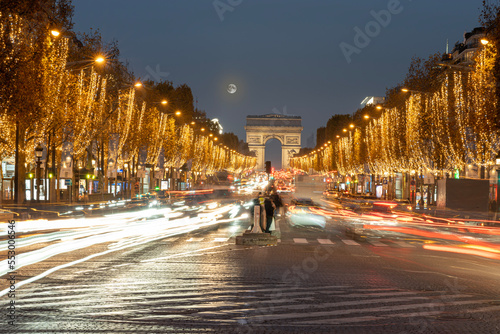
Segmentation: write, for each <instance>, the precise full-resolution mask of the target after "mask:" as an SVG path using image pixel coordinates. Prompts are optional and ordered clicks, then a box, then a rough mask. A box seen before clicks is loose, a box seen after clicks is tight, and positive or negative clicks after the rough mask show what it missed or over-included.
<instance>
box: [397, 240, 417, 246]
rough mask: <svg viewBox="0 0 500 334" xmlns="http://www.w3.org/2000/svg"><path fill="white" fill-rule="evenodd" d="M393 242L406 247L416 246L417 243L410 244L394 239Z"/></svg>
mask: <svg viewBox="0 0 500 334" xmlns="http://www.w3.org/2000/svg"><path fill="white" fill-rule="evenodd" d="M392 242H394V243H395V244H396V245H399V246H401V247H404V248H415V245H412V244H409V243H407V242H404V241H397V240H394V241H392Z"/></svg>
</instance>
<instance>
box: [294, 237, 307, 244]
mask: <svg viewBox="0 0 500 334" xmlns="http://www.w3.org/2000/svg"><path fill="white" fill-rule="evenodd" d="M293 242H295V243H296V244H307V243H308V242H307V239H304V238H293Z"/></svg>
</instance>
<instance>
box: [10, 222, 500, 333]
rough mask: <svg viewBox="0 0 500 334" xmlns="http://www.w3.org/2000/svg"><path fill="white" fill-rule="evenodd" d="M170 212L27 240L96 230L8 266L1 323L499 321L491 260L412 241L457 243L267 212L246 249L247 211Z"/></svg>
mask: <svg viewBox="0 0 500 334" xmlns="http://www.w3.org/2000/svg"><path fill="white" fill-rule="evenodd" d="M176 219H184V220H183V221H182V222H183V223H182V224H180V223H179V221H178V223H179V224H177V225H176V228H177V229H176V230H172V229H170V228H166V227H165V225H160V226H162V227H161V228H160V227H158V219H157V218H151V219H133V220H127V221H126V222H121V223H119V224H118V223H117V224H118V225H117V226H119V229H118V230H119V231H121V232H120V233H121V234H119V235H116V234H113V233H118V232H117V231H116V229H113V231H107V230H106V231H104V230H101V231H99V233H96V231H97V230H96V231H93V233H92V234H91V235H88V233H89V231H88V230H87V229H85V228H82V227H72V228H68V229H66V230H64V229H61V230H58V231H57V232H51V233H65V234H64V236H65V237H66V238H68V235H67V234H66V233H73V234H71V235H72V236H73V237H72V238H73V239H71V238H70V239H64V237H63V239H61V238H59V237H60V236H57V235H56V236H55V237H54V235H53V234H52V236H53V237H54V238H55V239H54V240H52V241H50V240H43V243H38V244H30V243H29V242H27V243H26V245H24V246H23V247H21V248H19V249H18V252H24V251H25V252H32V253H33V254H37V252H38V254H39V253H40V252H41V251H42V250H43V249H46V248H47V247H55V246H57V245H62V244H63V245H65V246H64V247H68V245H72V246H73V248H75V247H76V246H75V245H76V242H77V241H79V242H80V243H82V242H83V240H85V239H87V238H94V239H95V238H98V237H99V236H101V237H102V236H106V238H107V239H99V240H97V241H96V240H93V241H95V242H93V243H92V244H86V243H83V244H82V245H81V247H77V248H75V249H71V248H65V249H66V250H65V251H58V252H55V253H54V254H53V255H52V256H50V257H47V258H43V257H41V258H39V259H36V260H33V263H32V264H29V265H28V264H25V265H24V266H22V267H20V268H19V269H18V270H17V271H18V276H17V277H16V279H17V280H18V281H19V282H21V281H25V282H27V280H28V279H31V282H30V283H27V284H25V285H23V286H19V287H18V288H17V289H16V296H15V303H16V304H15V305H16V317H17V319H16V324H15V325H14V326H9V325H8V324H7V319H6V314H7V313H6V312H4V314H3V319H5V320H4V323H3V324H2V327H1V330H2V332H6V333H204V332H208V333H212V332H213V333H304V332H309V333H332V332H338V333H498V332H500V327H499V326H500V317H499V314H500V287H499V285H498V281H499V280H500V266H499V264H500V262H499V261H498V260H495V259H491V258H485V257H481V256H474V255H470V254H456V253H449V252H442V251H435V250H430V249H426V248H425V247H424V246H425V245H429V244H432V245H446V246H450V245H458V244H460V243H461V242H460V241H450V240H445V239H435V238H434V239H430V238H424V237H418V238H416V237H415V236H411V235H406V236H405V235H401V234H397V235H395V234H392V233H387V234H385V235H384V237H380V236H377V237H376V238H372V237H366V238H357V239H353V238H351V237H349V236H348V235H346V233H345V232H346V224H348V223H346V221H347V220H348V219H347V218H342V217H335V218H333V219H328V220H327V225H326V228H325V229H324V230H317V229H308V228H295V227H291V226H290V225H289V224H288V223H287V221H286V220H285V219H279V220H278V228H279V230H280V242H279V244H278V246H276V247H257V246H252V247H248V246H236V245H235V244H234V238H235V236H237V235H240V234H241V233H243V231H244V230H245V229H246V228H247V227H248V224H249V223H248V221H247V220H246V219H227V218H224V217H222V216H218V217H217V218H216V219H215V220H214V219H208V220H205V221H204V222H205V223H201V222H200V221H198V220H196V222H198V224H199V225H198V226H193V224H194V223H195V222H194V221H189V218H171V219H170V221H171V222H172V224H173V222H175V221H176ZM115 223H116V222H115ZM102 228H106V227H105V226H102ZM169 231H170V232H169ZM172 231H174V232H175V233H171V232H172ZM75 233H87V234H85V235H84V234H77V235H75ZM49 234H50V233H49ZM42 236H43V234H35V235H33V236H31V238H42ZM58 238H59V239H58ZM26 240H27V241H28V240H33V239H30V236H26ZM84 260H85V261H84ZM54 268H57V270H54ZM6 277H7V276H5V275H4V276H2V278H6ZM3 281H4V280H3ZM2 284H3V285H2V289H5V288H6V284H5V283H2ZM4 291H5V290H4ZM9 300H10V299H9V298H8V295H7V294H4V295H3V296H2V297H1V301H2V303H3V304H4V305H7V303H8V302H9Z"/></svg>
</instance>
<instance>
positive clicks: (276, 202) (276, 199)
mask: <svg viewBox="0 0 500 334" xmlns="http://www.w3.org/2000/svg"><path fill="white" fill-rule="evenodd" d="M271 200H272V201H273V203H274V206H275V207H276V211H275V215H276V216H281V215H282V212H281V211H282V210H281V208H282V207H283V202H282V201H281V197H280V195H278V193H277V192H276V191H275V192H273V194H272V195H271Z"/></svg>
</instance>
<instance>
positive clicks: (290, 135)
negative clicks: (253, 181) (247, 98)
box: [245, 114, 303, 170]
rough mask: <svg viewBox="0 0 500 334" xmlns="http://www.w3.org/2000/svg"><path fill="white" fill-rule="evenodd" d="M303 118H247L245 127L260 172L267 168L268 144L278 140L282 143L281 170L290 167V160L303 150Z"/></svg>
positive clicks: (266, 116) (261, 116)
mask: <svg viewBox="0 0 500 334" xmlns="http://www.w3.org/2000/svg"><path fill="white" fill-rule="evenodd" d="M302 129H303V127H302V118H301V117H300V116H289V115H280V114H267V115H251V116H247V124H246V126H245V130H246V134H247V143H248V148H249V149H250V151H253V152H255V154H256V156H257V166H256V168H257V169H258V170H263V169H264V168H265V166H264V165H265V157H266V156H265V152H266V142H267V141H268V140H269V139H273V138H276V139H278V140H279V141H280V142H281V168H283V169H286V168H288V167H289V163H288V162H289V159H290V158H291V157H293V155H294V154H297V153H299V151H300V148H301V134H302Z"/></svg>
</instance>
